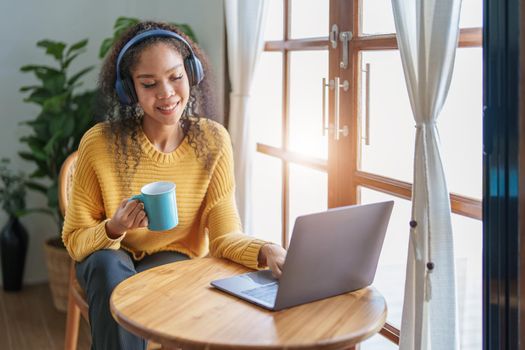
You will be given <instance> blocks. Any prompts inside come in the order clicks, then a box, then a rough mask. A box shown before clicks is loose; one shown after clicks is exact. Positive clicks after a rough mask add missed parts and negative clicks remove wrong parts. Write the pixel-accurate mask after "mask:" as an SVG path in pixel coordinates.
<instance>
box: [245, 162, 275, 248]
mask: <svg viewBox="0 0 525 350" xmlns="http://www.w3.org/2000/svg"><path fill="white" fill-rule="evenodd" d="M252 164H253V172H252V190H253V193H252V195H253V197H252V205H253V211H252V213H253V227H254V229H255V232H247V233H250V234H253V235H254V236H256V237H257V238H261V239H264V240H267V241H271V242H275V243H277V244H281V241H282V240H281V237H282V162H281V160H280V159H278V158H275V157H270V156H267V155H265V154H262V153H255V156H254V159H253V163H252Z"/></svg>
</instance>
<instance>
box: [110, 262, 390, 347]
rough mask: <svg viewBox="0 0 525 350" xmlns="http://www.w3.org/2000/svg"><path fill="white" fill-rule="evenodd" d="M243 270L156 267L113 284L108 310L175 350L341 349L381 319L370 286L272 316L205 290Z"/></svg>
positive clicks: (206, 265) (223, 265) (229, 265)
mask: <svg viewBox="0 0 525 350" xmlns="http://www.w3.org/2000/svg"><path fill="white" fill-rule="evenodd" d="M248 271H250V270H249V269H248V268H246V267H243V266H241V265H238V264H236V263H233V262H230V261H228V260H224V259H216V258H202V259H193V260H186V261H181V262H176V263H172V264H167V265H163V266H159V267H156V268H153V269H150V270H147V271H144V272H141V273H139V274H137V275H135V276H133V277H131V278H129V279H127V280H125V281H123V282H122V283H120V284H119V285H118V286H117V287H116V288H115V290H114V291H113V294H112V296H111V301H110V303H111V312H112V313H113V317H114V318H115V320H117V322H118V323H119V324H120V325H122V326H123V327H124V328H125V329H127V330H129V331H130V332H132V333H135V334H137V335H139V336H141V337H143V338H145V339H148V340H151V341H154V342H156V343H159V344H161V345H162V346H163V348H182V349H345V348H348V347H352V346H353V345H355V344H358V343H359V342H361V341H363V340H365V339H367V338H369V337H371V336H372V335H374V334H376V333H377V332H379V330H380V329H381V327H382V326H383V324H384V323H385V321H386V314H387V307H386V303H385V299H384V298H383V296H382V295H381V294H379V292H377V291H376V290H375V289H374V288H372V287H369V288H364V289H361V290H358V291H355V292H352V293H347V294H343V295H339V296H336V297H332V298H328V299H324V300H319V301H315V302H312V303H309V304H304V305H299V306H296V307H292V308H290V309H285V310H281V311H276V312H275V311H268V310H265V309H263V308H260V307H258V306H256V305H253V304H251V303H248V302H245V301H243V300H241V299H238V298H236V297H234V296H231V295H229V294H226V293H224V292H221V291H219V290H217V289H215V288H213V287H211V286H210V281H212V280H214V279H218V278H224V277H228V276H232V275H235V274H240V273H244V272H248Z"/></svg>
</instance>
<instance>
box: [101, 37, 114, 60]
mask: <svg viewBox="0 0 525 350" xmlns="http://www.w3.org/2000/svg"><path fill="white" fill-rule="evenodd" d="M113 41H114V40H113V38H106V39H104V41H102V45H100V50H99V52H98V58H101V59H102V58H104V56H106V54H107V53H108V51H109V50H110V49H111V46H112V45H113Z"/></svg>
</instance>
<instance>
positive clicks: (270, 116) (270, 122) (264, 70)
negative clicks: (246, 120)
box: [250, 52, 283, 147]
mask: <svg viewBox="0 0 525 350" xmlns="http://www.w3.org/2000/svg"><path fill="white" fill-rule="evenodd" d="M282 91H283V88H282V54H281V53H279V52H263V53H262V55H261V59H260V60H259V63H258V65H257V68H256V71H255V76H254V81H253V86H252V98H251V99H250V110H251V113H252V115H253V118H252V119H251V123H250V129H251V133H252V136H253V139H254V140H255V142H260V143H264V144H267V145H271V146H275V147H280V146H281V144H282V142H281V134H282Z"/></svg>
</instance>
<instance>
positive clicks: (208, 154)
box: [98, 21, 220, 190]
mask: <svg viewBox="0 0 525 350" xmlns="http://www.w3.org/2000/svg"><path fill="white" fill-rule="evenodd" d="M152 29H164V30H169V31H172V32H175V33H177V34H178V35H180V36H181V37H183V38H184V39H185V40H186V41H187V42H188V43H189V44H190V45H191V48H192V50H193V53H194V54H195V55H196V56H197V57H198V58H199V60H200V61H201V63H202V66H203V69H204V79H203V80H202V81H201V82H200V83H199V84H198V85H196V86H191V87H190V97H189V101H188V104H187V105H186V109H185V111H184V112H183V114H182V116H181V119H180V124H181V128H182V130H183V133H184V136H185V137H186V136H187V137H188V143H189V144H190V145H191V147H192V148H193V149H194V152H195V154H196V156H197V158H199V159H200V160H201V161H202V163H203V166H204V168H205V169H206V170H208V172H209V171H210V170H211V169H210V168H211V164H212V162H213V159H214V153H215V152H213V151H212V150H210V149H209V147H208V144H209V143H208V140H207V137H206V135H205V133H204V131H203V130H202V128H201V123H199V121H200V119H205V118H214V117H215V116H216V109H215V98H214V94H213V90H212V89H211V87H210V86H211V85H212V81H211V78H210V77H211V74H210V68H209V64H208V60H207V58H206V56H205V55H204V53H203V52H202V50H201V49H200V48H199V47H198V46H197V45H196V44H195V43H194V42H193V41H192V40H191V39H190V38H189V37H188V36H187V35H185V34H184V33H183V32H182V31H181V30H180V29H178V28H177V27H176V26H174V25H172V24H168V23H164V22H154V21H144V22H140V23H138V24H136V25H134V26H132V27H131V28H129V29H128V30H126V31H125V32H124V33H123V34H122V35H121V36H120V37H119V38H118V39H117V40H116V41H115V42H114V44H113V47H112V49H111V50H110V52H109V54H108V56H107V57H106V59H105V61H104V64H103V66H102V68H101V71H100V75H99V81H98V88H99V94H100V96H99V103H100V104H101V105H102V106H99V108H102V109H103V110H104V113H105V116H104V119H105V120H106V121H107V122H108V126H109V127H107V128H106V129H105V130H106V136H107V137H108V138H109V140H110V142H109V145H110V148H111V151H112V152H114V153H115V156H116V159H117V160H118V162H117V164H116V168H117V171H118V172H121V171H122V167H121V166H119V164H123V165H124V171H125V175H126V176H124V177H123V178H125V179H129V180H128V183H127V185H126V187H127V188H128V190H129V185H130V183H129V182H130V181H131V178H132V177H133V175H134V173H135V171H136V169H137V166H138V165H139V162H140V158H141V156H142V154H143V150H142V148H141V147H140V144H139V142H138V133H139V132H140V129H141V127H142V118H143V116H144V111H143V110H142V108H141V107H140V105H139V104H138V103H135V104H134V105H131V106H127V105H124V104H122V103H121V102H120V101H119V98H118V96H117V93H116V91H115V80H116V77H117V74H116V65H117V57H118V55H119V53H120V51H121V49H122V48H123V47H124V45H125V44H126V43H127V42H128V41H129V40H131V39H132V38H133V37H135V36H136V35H138V34H140V33H141V32H144V31H148V30H152ZM160 42H162V43H166V44H168V45H170V46H171V47H173V48H174V49H175V50H177V52H179V53H180V54H181V56H182V58H183V59H185V58H187V57H188V56H189V54H190V52H189V50H188V48H187V46H186V45H185V44H183V43H182V42H181V41H180V40H178V39H176V38H172V37H150V38H147V39H145V40H143V41H140V42H139V43H137V44H136V45H133V46H132V47H131V48H129V49H128V50H127V51H126V54H125V55H124V56H123V58H122V60H121V62H120V70H121V76H122V77H129V76H131V72H132V70H133V69H134V68H135V65H136V64H137V63H138V58H139V55H140V54H141V53H142V52H143V50H144V49H146V48H148V47H150V46H152V45H154V44H157V43H160ZM206 121H209V120H208V119H206ZM209 125H210V128H209V129H210V130H211V135H212V137H213V138H214V141H215V144H216V145H220V140H219V135H218V131H217V129H216V128H215V127H213V125H212V123H209Z"/></svg>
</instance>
